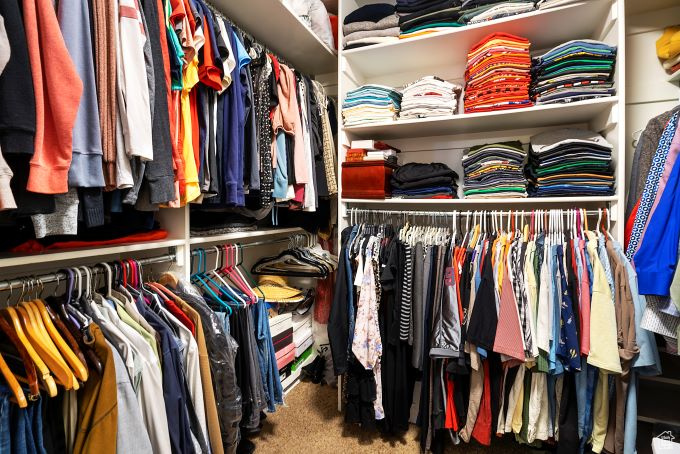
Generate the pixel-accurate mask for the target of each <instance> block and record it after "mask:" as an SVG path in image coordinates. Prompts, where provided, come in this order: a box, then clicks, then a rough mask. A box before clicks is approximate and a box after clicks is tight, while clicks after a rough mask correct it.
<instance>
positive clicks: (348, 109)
mask: <svg viewBox="0 0 680 454" xmlns="http://www.w3.org/2000/svg"><path fill="white" fill-rule="evenodd" d="M400 107H401V93H399V92H398V91H396V90H394V89H393V88H390V87H386V86H384V85H376V84H370V85H362V86H361V87H359V88H357V89H355V90H352V91H350V92H349V93H347V96H346V97H345V101H344V102H343V103H342V118H343V121H344V124H345V126H351V125H358V124H363V123H375V122H381V121H390V120H396V119H397V114H398V113H399V109H400Z"/></svg>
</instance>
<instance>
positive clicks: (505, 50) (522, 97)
mask: <svg viewBox="0 0 680 454" xmlns="http://www.w3.org/2000/svg"><path fill="white" fill-rule="evenodd" d="M465 83H466V86H465V113H473V112H489V111H492V110H503V109H518V108H522V107H527V106H531V105H532V102H531V99H530V98H529V85H530V84H531V56H530V55H529V40H527V39H526V38H522V37H519V36H515V35H511V34H509V33H493V34H491V35H489V36H487V37H486V38H484V39H483V40H482V41H480V42H479V43H477V45H475V46H474V47H473V48H472V49H470V52H468V59H467V66H466V68H465Z"/></svg>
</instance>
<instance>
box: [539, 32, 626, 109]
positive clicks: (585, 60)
mask: <svg viewBox="0 0 680 454" xmlns="http://www.w3.org/2000/svg"><path fill="white" fill-rule="evenodd" d="M615 64H616V47H612V46H609V45H607V44H605V43H603V42H600V41H595V40H592V39H580V40H573V41H568V42H566V43H564V44H560V45H559V46H557V47H555V48H553V49H551V50H550V51H549V52H547V53H546V54H544V55H542V56H540V57H538V58H534V60H533V62H532V68H531V74H532V84H531V98H532V100H533V101H534V102H535V104H537V105H539V104H554V103H566V102H574V101H584V100H587V99H595V98H603V97H608V96H614V95H615V94H616V90H615V88H614V67H615Z"/></svg>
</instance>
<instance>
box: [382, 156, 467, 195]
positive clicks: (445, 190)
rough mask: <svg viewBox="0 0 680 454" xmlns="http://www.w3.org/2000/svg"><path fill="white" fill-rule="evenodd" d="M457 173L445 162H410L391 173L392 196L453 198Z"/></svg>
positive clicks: (455, 193) (456, 187)
mask: <svg viewBox="0 0 680 454" xmlns="http://www.w3.org/2000/svg"><path fill="white" fill-rule="evenodd" d="M456 180H458V174H457V173H456V172H454V171H453V170H451V169H450V168H449V167H448V166H447V165H446V164H442V163H439V162H435V163H432V164H424V163H415V162H411V163H408V164H404V165H403V166H401V167H399V168H398V169H396V170H395V171H394V172H393V173H392V177H391V179H390V185H391V187H392V197H395V198H404V199H454V198H456V197H457V193H458V183H457V182H456Z"/></svg>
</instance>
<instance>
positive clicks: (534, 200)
mask: <svg viewBox="0 0 680 454" xmlns="http://www.w3.org/2000/svg"><path fill="white" fill-rule="evenodd" d="M616 201H618V197H617V196H607V197H525V198H519V197H517V198H510V197H503V198H497V199H342V203H345V204H347V205H427V206H445V207H451V208H455V207H459V206H467V205H472V206H475V205H547V204H563V205H572V204H577V203H578V204H583V203H599V204H605V203H610V202H616Z"/></svg>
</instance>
